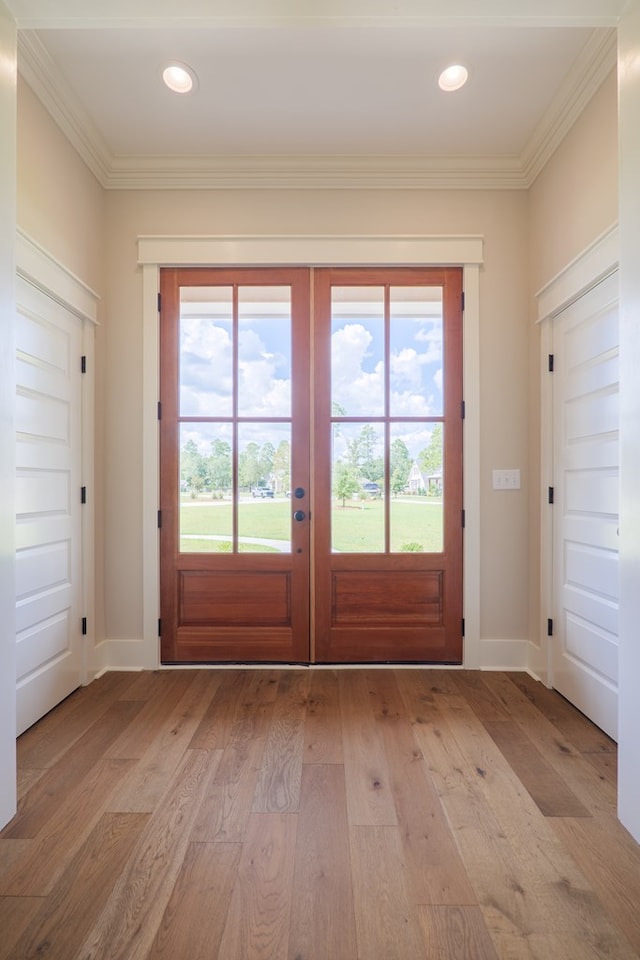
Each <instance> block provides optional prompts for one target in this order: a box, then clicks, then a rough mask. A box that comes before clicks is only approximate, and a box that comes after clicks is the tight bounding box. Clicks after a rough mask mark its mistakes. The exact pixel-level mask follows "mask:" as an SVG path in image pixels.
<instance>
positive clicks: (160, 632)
mask: <svg viewBox="0 0 640 960" xmlns="http://www.w3.org/2000/svg"><path fill="white" fill-rule="evenodd" d="M158 636H159V637H161V636H162V620H160V618H158Z"/></svg>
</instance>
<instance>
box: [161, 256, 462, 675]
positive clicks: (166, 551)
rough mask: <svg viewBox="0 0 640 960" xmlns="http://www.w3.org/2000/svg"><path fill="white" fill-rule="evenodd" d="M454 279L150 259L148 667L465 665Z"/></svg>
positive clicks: (404, 272) (438, 273) (433, 273)
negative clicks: (151, 624) (193, 265)
mask: <svg viewBox="0 0 640 960" xmlns="http://www.w3.org/2000/svg"><path fill="white" fill-rule="evenodd" d="M461 283H462V271H461V270H460V269H455V268H454V269H452V268H447V269H432V268H429V269H426V268H425V269H401V268H384V269H382V268H375V269H374V268H371V269H357V270H351V269H344V268H340V269H337V268H336V269H315V270H311V269H309V270H307V269H300V268H291V269H287V268H278V269H237V270H236V269H231V270H229V269H190V268H186V269H166V270H163V271H162V273H161V336H160V344H161V361H160V381H161V419H160V441H161V442H160V449H161V463H160V478H161V479H160V506H161V511H160V547H161V549H160V554H161V638H162V660H163V662H166V663H177V662H201V663H202V662H220V661H270V662H302V663H306V662H327V663H330V662H375V661H377V662H380V661H411V662H447V663H452V662H454V663H455V662H461V659H462V411H461V407H462V403H461V401H462V321H461V298H462V289H461Z"/></svg>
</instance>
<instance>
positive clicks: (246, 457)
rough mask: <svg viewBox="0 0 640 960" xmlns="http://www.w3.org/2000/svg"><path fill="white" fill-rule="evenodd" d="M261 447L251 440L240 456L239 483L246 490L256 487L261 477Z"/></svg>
mask: <svg viewBox="0 0 640 960" xmlns="http://www.w3.org/2000/svg"><path fill="white" fill-rule="evenodd" d="M261 475H262V474H261V469H260V447H259V446H258V444H257V443H256V442H255V441H254V440H251V441H250V442H249V443H248V444H247V445H246V447H245V448H244V450H241V451H240V456H239V457H238V485H239V486H240V487H242V488H244V489H246V490H250V489H251V487H254V486H255V485H256V483H257V482H258V480H259V479H260V477H261Z"/></svg>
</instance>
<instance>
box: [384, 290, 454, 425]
mask: <svg viewBox="0 0 640 960" xmlns="http://www.w3.org/2000/svg"><path fill="white" fill-rule="evenodd" d="M389 350H390V357H389V363H390V371H389V380H390V398H389V405H390V413H391V416H392V417H440V416H442V413H443V405H442V386H443V383H442V376H443V363H442V288H441V287H391V290H390V331H389Z"/></svg>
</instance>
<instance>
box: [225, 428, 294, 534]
mask: <svg viewBox="0 0 640 960" xmlns="http://www.w3.org/2000/svg"><path fill="white" fill-rule="evenodd" d="M290 451H291V424H289V423H241V424H239V426H238V485H239V487H240V497H239V500H238V549H239V550H240V551H242V552H244V553H265V552H267V553H290V552H291V514H292V507H291V500H290V498H289V497H288V496H287V494H288V493H290V487H291V467H290Z"/></svg>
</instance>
